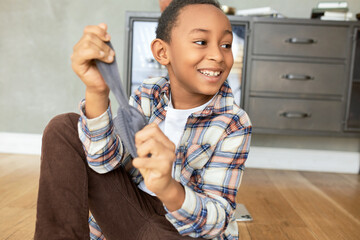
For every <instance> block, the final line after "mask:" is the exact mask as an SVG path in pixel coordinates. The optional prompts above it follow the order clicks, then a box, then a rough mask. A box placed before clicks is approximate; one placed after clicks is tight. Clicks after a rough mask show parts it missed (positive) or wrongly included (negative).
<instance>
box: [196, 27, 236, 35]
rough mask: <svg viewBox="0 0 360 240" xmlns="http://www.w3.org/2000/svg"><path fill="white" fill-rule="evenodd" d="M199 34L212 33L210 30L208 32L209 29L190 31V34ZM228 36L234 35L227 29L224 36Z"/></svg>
mask: <svg viewBox="0 0 360 240" xmlns="http://www.w3.org/2000/svg"><path fill="white" fill-rule="evenodd" d="M197 32H202V33H208V32H210V30H208V29H203V28H194V29H192V30H191V31H190V33H189V34H194V33H197ZM226 34H230V35H232V34H233V33H232V31H231V30H228V29H225V30H224V35H226Z"/></svg>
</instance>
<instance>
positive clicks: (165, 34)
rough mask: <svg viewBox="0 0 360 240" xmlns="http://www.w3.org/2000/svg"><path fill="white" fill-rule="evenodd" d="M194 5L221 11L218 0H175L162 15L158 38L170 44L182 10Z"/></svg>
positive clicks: (157, 33)
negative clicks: (207, 5) (207, 6)
mask: <svg viewBox="0 0 360 240" xmlns="http://www.w3.org/2000/svg"><path fill="white" fill-rule="evenodd" d="M192 4H210V5H213V6H215V7H217V8H219V9H220V10H221V6H220V3H219V2H218V1H217V0H173V1H172V2H171V3H170V4H169V6H168V7H167V8H166V9H165V10H164V12H163V13H162V14H161V16H160V18H159V21H158V26H157V28H156V38H159V39H162V40H163V41H165V42H167V43H169V42H170V40H171V30H172V29H173V27H174V25H175V23H176V20H177V18H178V16H179V12H180V10H181V9H183V8H184V7H186V6H188V5H192Z"/></svg>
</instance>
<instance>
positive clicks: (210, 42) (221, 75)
mask: <svg viewBox="0 0 360 240" xmlns="http://www.w3.org/2000/svg"><path fill="white" fill-rule="evenodd" d="M232 39H233V37H232V30H231V24H230V22H229V20H228V18H227V17H226V15H225V14H224V13H223V12H222V11H221V10H220V9H218V8H216V7H215V6H212V5H208V4H195V5H189V6H186V7H184V8H183V9H182V10H181V11H180V14H179V15H178V19H177V21H176V24H175V26H174V27H173V29H172V32H171V41H170V43H169V44H168V48H169V51H168V52H169V59H170V63H169V65H168V66H167V67H168V72H169V77H170V82H171V88H172V92H173V91H175V90H176V91H180V92H179V93H181V94H182V96H189V97H191V96H197V98H198V99H199V96H200V97H202V99H210V98H211V97H212V96H213V95H214V94H216V93H217V91H218V90H219V89H220V87H221V85H222V84H223V83H224V81H225V80H226V78H227V77H228V75H229V72H230V69H231V67H232V65H233V61H234V60H233V55H232V51H231V44H232ZM174 87H176V89H174ZM179 89H181V90H179ZM178 95H179V94H178ZM201 95H202V96H201Z"/></svg>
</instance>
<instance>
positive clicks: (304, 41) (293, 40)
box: [285, 37, 316, 44]
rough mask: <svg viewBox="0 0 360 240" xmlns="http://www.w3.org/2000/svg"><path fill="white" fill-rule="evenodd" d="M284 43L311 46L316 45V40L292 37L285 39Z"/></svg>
mask: <svg viewBox="0 0 360 240" xmlns="http://www.w3.org/2000/svg"><path fill="white" fill-rule="evenodd" d="M285 42H288V43H293V44H313V43H316V40H315V39H311V38H296V37H292V38H289V39H286V40H285Z"/></svg>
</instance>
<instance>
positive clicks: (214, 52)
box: [208, 46, 224, 62]
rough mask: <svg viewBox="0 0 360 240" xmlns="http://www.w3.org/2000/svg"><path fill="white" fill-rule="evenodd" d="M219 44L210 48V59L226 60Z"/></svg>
mask: <svg viewBox="0 0 360 240" xmlns="http://www.w3.org/2000/svg"><path fill="white" fill-rule="evenodd" d="M220 48H221V47H219V46H213V47H211V48H209V52H208V59H209V60H213V61H216V62H222V61H224V55H223V53H222V51H221V49H220Z"/></svg>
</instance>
